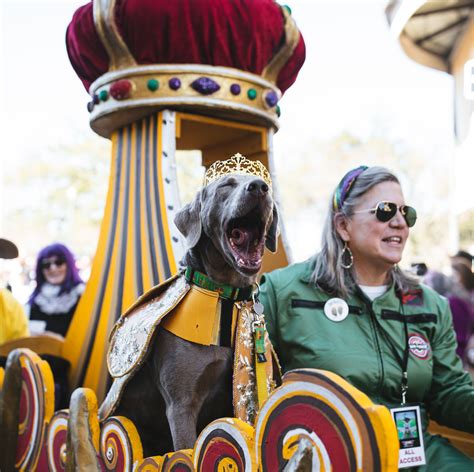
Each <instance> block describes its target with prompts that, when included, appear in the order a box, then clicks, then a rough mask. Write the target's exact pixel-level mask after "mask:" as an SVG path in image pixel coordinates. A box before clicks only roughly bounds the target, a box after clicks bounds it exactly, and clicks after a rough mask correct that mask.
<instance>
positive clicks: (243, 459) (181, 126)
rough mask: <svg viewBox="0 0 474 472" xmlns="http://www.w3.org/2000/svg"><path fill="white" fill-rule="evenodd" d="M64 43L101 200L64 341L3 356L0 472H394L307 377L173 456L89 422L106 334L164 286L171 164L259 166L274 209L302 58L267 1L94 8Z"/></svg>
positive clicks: (391, 459)
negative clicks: (286, 103) (101, 147)
mask: <svg viewBox="0 0 474 472" xmlns="http://www.w3.org/2000/svg"><path fill="white" fill-rule="evenodd" d="M66 41H67V48H68V53H69V57H70V60H71V63H72V65H73V67H74V69H75V71H76V73H77V74H78V76H79V78H80V79H81V81H82V82H83V84H84V86H85V87H86V89H87V90H88V91H89V93H90V96H91V98H90V102H89V103H88V105H87V106H88V110H89V112H90V124H91V127H92V129H93V130H94V131H95V132H96V133H98V134H99V135H101V136H103V137H106V138H109V139H110V140H111V142H112V155H111V171H110V181H109V190H108V195H107V202H106V207H105V213H104V218H103V222H102V227H101V231H100V237H99V241H98V246H97V252H96V255H95V257H94V262H93V267H92V271H91V277H90V280H89V282H88V284H87V287H86V291H85V293H84V295H83V297H82V299H81V301H80V304H79V306H78V309H77V312H76V314H75V316H74V319H73V321H72V323H71V326H70V329H69V331H68V334H67V336H66V338H65V339H62V338H59V337H51V336H49V337H48V336H38V337H34V338H31V339H30V340H23V341H22V343H10V345H9V346H6V347H3V349H4V350H3V351H2V352H5V350H9V351H11V352H10V354H9V357H8V361H7V366H6V369H5V371H2V372H1V375H0V384H1V388H2V396H1V410H0V422H1V423H0V428H1V429H0V433H1V436H2V450H1V453H0V454H1V455H0V461H1V462H0V469H1V470H5V471H10V470H21V471H29V470H38V471H59V470H69V471H72V470H91V471H92V470H94V471H95V470H117V471H132V470H134V471H193V470H196V471H211V470H215V471H229V472H232V471H236V470H239V471H277V470H284V469H285V468H286V470H297V469H298V470H321V471H330V470H332V471H341V472H346V471H364V472H369V471H382V470H383V471H390V470H397V463H398V446H397V442H398V441H397V433H396V429H395V426H394V423H393V421H392V419H391V416H390V413H389V412H388V410H387V409H386V408H385V407H383V406H379V405H374V404H373V403H372V402H371V401H370V399H369V398H368V397H367V396H366V395H364V394H363V393H361V392H360V391H358V390H357V389H355V388H354V387H352V386H351V385H350V384H348V383H347V382H345V381H344V380H343V379H342V378H340V377H338V376H337V375H335V374H332V373H330V372H325V371H319V370H312V369H301V370H297V371H291V372H288V373H287V374H286V375H285V376H284V377H283V382H282V385H281V386H280V387H278V388H276V389H275V390H274V391H273V392H272V393H271V395H270V396H269V397H268V398H267V399H266V401H265V402H264V403H263V404H262V405H261V408H260V411H259V412H258V413H257V415H256V417H255V418H254V419H253V422H245V421H242V420H241V419H238V418H222V419H219V420H216V421H214V422H212V423H210V424H209V425H208V426H207V427H205V428H204V430H203V431H201V433H200V435H199V437H198V440H197V442H196V443H195V445H194V448H193V449H189V450H180V451H170V452H169V453H167V454H165V455H162V456H155V457H143V448H142V444H141V441H140V437H139V434H138V431H137V429H136V427H135V425H134V424H133V423H132V422H131V421H130V420H129V419H128V418H125V417H120V416H116V417H114V416H112V417H108V418H107V419H105V420H104V421H99V415H98V409H99V405H100V403H101V402H102V400H103V399H104V396H105V394H106V393H107V391H108V390H109V388H110V385H111V378H110V376H109V374H108V370H107V350H108V339H109V334H110V332H111V331H112V328H113V326H114V324H115V323H116V321H117V320H118V319H119V317H120V315H121V314H122V313H123V312H124V311H125V310H126V309H127V308H128V307H129V306H130V305H132V304H133V303H134V302H135V300H136V299H137V298H138V297H139V296H140V295H142V294H143V293H145V292H147V291H148V290H149V289H150V288H151V287H153V286H155V285H157V284H159V283H162V282H163V281H165V280H166V279H168V278H169V277H170V276H172V275H174V274H176V273H177V272H178V271H179V270H180V265H179V261H180V260H181V258H182V256H183V254H184V251H185V249H186V247H185V242H184V240H183V238H182V236H181V235H180V234H179V232H178V231H177V229H176V228H175V226H174V224H173V220H174V217H175V215H176V212H177V211H178V210H179V208H180V207H181V206H182V204H183V203H184V202H182V197H181V193H180V188H179V186H178V176H177V174H178V162H177V159H176V156H177V152H178V151H181V150H199V151H200V153H201V156H202V166H204V168H208V167H209V166H210V165H211V164H212V163H213V162H215V161H216V160H219V159H223V158H224V159H225V158H227V157H229V156H231V155H233V154H235V153H236V152H240V153H242V154H245V155H246V156H247V158H249V159H250V160H259V161H261V162H262V163H263V164H264V165H265V166H266V167H267V168H268V169H269V171H270V174H271V176H272V180H273V187H274V188H273V191H274V193H275V195H276V198H277V199H278V187H277V177H276V175H275V174H276V172H275V166H274V163H273V135H274V133H275V132H276V131H277V130H278V116H279V113H280V109H279V100H280V98H281V95H282V94H283V93H284V92H285V90H286V89H287V88H288V87H289V86H291V85H292V83H293V82H294V81H295V79H296V76H297V74H298V71H299V69H300V67H301V66H302V64H303V61H304V54H305V49H304V42H303V38H302V35H301V33H300V31H299V30H298V28H297V26H296V23H295V21H294V20H293V18H292V16H291V11H290V9H289V8H288V7H284V6H280V5H279V4H277V3H275V2H274V1H273V0H258V1H257V0H246V1H241V2H235V1H232V0H206V1H201V0H199V1H198V0H182V1H180V2H169V1H167V0H154V1H151V0H122V1H118V0H117V1H115V0H94V1H93V2H92V3H89V4H87V5H85V6H84V7H82V8H80V9H79V10H78V11H77V12H76V14H75V15H74V18H73V19H72V22H71V24H70V25H69V27H68V31H67V37H66ZM288 158H291V156H288ZM181 165H183V164H181ZM283 229H284V228H283ZM286 248H287V245H286V241H285V238H284V231H282V234H281V236H280V244H279V251H278V252H277V253H276V254H271V253H268V254H266V255H265V263H264V270H265V271H268V270H271V269H273V268H276V267H280V266H284V265H286V264H288V262H289V252H288V251H287V250H286ZM15 347H19V349H13V348H15ZM44 354H48V355H54V356H57V357H60V358H62V359H66V360H67V361H68V362H69V363H70V370H69V386H70V388H71V389H72V390H74V393H73V394H72V397H71V402H70V407H69V409H65V410H58V411H55V407H54V405H55V398H54V391H55V388H54V379H53V375H52V372H51V368H50V366H49V365H48V363H47V362H46V361H44V360H42V358H41V357H40V355H44ZM149 407H150V405H146V404H144V405H143V408H144V409H145V410H146V409H147V408H149Z"/></svg>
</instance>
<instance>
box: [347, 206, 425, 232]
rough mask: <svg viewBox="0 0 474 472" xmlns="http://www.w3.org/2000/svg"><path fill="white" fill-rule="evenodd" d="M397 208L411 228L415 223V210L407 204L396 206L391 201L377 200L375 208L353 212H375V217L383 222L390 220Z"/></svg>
mask: <svg viewBox="0 0 474 472" xmlns="http://www.w3.org/2000/svg"><path fill="white" fill-rule="evenodd" d="M397 210H400V213H401V214H402V216H403V218H405V221H406V223H407V226H408V227H409V228H411V227H412V226H414V224H415V223H416V210H415V209H414V208H413V207H411V206H408V205H400V206H397V204H396V203H393V202H379V203H377V205H376V206H375V208H370V209H369V210H358V211H355V212H354V213H369V212H370V213H375V216H376V218H377V219H378V220H379V221H382V222H383V223H386V222H387V221H390V220H391V219H392V218H393V217H394V216H395V215H396V214H397Z"/></svg>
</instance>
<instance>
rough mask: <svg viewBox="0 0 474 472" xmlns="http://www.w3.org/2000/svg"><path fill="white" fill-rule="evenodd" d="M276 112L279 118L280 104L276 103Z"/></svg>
mask: <svg viewBox="0 0 474 472" xmlns="http://www.w3.org/2000/svg"><path fill="white" fill-rule="evenodd" d="M276 112H277V116H278V118H280V115H281V109H280V105H277V107H276Z"/></svg>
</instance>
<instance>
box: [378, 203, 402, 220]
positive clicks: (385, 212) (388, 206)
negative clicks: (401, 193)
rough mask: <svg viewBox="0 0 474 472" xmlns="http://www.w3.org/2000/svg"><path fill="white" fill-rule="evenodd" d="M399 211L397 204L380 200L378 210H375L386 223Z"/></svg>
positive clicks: (379, 218)
mask: <svg viewBox="0 0 474 472" xmlns="http://www.w3.org/2000/svg"><path fill="white" fill-rule="evenodd" d="M396 213H397V205H395V203H392V202H380V203H379V204H378V205H377V211H376V212H375V216H376V217H377V219H378V220H379V221H383V222H384V223H385V222H387V221H389V220H391V219H392V218H393V217H394V216H395V214H396Z"/></svg>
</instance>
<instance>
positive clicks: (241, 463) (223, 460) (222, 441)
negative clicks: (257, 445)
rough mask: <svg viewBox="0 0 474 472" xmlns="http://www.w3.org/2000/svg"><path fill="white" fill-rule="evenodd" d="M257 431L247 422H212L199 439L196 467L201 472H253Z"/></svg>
mask: <svg viewBox="0 0 474 472" xmlns="http://www.w3.org/2000/svg"><path fill="white" fill-rule="evenodd" d="M253 434H254V430H253V428H252V427H251V426H249V425H248V424H247V423H245V422H244V421H241V420H239V419H236V418H224V419H220V420H216V421H213V422H212V423H211V424H209V425H208V426H207V427H206V428H204V430H203V431H202V432H201V434H200V435H199V438H198V440H197V442H196V445H195V448H194V467H195V469H196V470H199V471H207V470H213V471H216V472H252V470H254V467H253V464H254V463H255V460H254V457H253V452H252V451H253Z"/></svg>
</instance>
